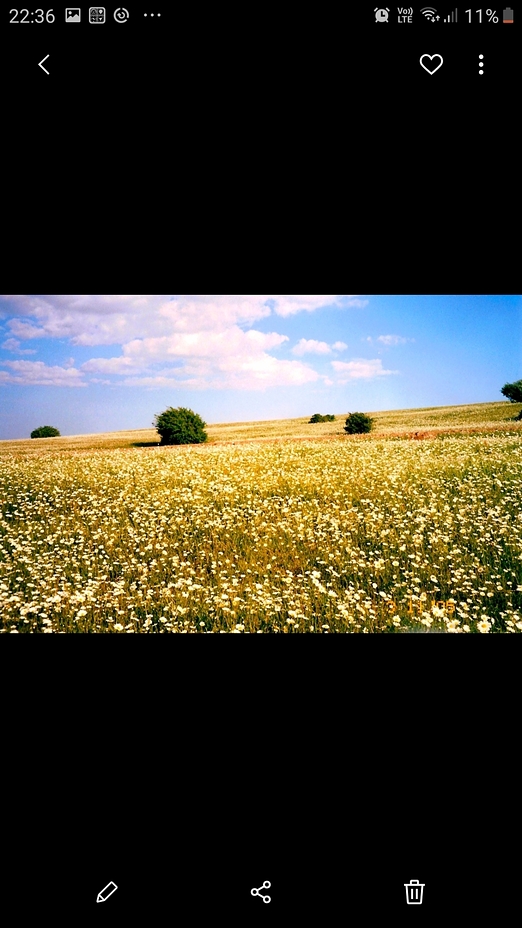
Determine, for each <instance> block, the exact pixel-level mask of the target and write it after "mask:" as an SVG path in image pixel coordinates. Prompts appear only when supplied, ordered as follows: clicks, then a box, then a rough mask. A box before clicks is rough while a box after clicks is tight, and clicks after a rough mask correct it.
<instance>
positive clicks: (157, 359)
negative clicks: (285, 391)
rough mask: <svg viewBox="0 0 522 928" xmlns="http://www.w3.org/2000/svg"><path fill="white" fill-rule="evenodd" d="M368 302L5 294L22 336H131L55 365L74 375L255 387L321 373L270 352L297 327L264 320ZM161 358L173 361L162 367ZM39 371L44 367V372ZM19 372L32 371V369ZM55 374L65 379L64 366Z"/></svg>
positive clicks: (14, 331) (10, 324)
mask: <svg viewBox="0 0 522 928" xmlns="http://www.w3.org/2000/svg"><path fill="white" fill-rule="evenodd" d="M367 302H368V301H367V300H361V299H360V298H358V297H354V296H321V295H313V296H306V295H305V296H286V295H285V296H270V295H265V294H262V295H257V296H248V295H247V296H235V295H233V296H226V295H225V296H224V295H218V296H216V295H210V296H209V295H204V296H194V295H189V296H173V297H171V296H168V295H153V296H140V295H129V296H113V295H72V296H71V295H69V296H66V295H57V296H56V295H55V296H34V295H18V296H17V295H15V296H6V297H1V296H0V312H1V313H2V315H5V316H6V319H7V322H6V329H7V330H8V333H9V334H10V335H11V336H12V338H14V339H15V340H18V339H20V340H22V341H23V340H28V339H32V338H44V337H45V338H50V339H61V340H67V341H68V342H69V343H70V344H71V345H78V346H95V345H117V346H121V349H120V350H117V351H114V356H113V357H110V358H97V357H92V358H91V359H90V360H89V361H87V362H86V363H85V364H83V365H81V371H82V374H80V372H78V371H77V372H76V375H75V374H74V373H71V372H72V371H74V368H72V367H71V366H70V365H71V361H68V362H66V366H65V367H64V368H53V370H54V371H55V372H56V371H59V370H64V371H67V374H68V376H70V377H71V381H68V382H72V378H73V377H74V376H77V377H81V376H82V375H85V374H93V375H95V376H96V375H97V374H98V375H101V376H102V377H104V376H105V377H107V376H111V375H115V376H121V377H124V378H125V379H124V381H123V382H124V383H127V384H130V383H131V381H132V380H135V379H136V378H138V379H139V380H140V382H141V380H142V378H145V379H146V380H147V382H148V383H149V385H152V384H153V383H155V382H157V381H158V378H160V379H161V378H167V380H173V381H174V382H176V383H178V382H179V381H180V379H181V380H182V381H183V382H184V383H187V378H189V379H190V380H191V381H194V382H195V383H196V384H198V386H199V385H200V386H201V387H202V388H203V387H205V386H207V387H209V388H213V387H216V386H217V387H226V388H228V387H232V386H235V387H240V388H241V389H254V390H255V389H260V388H264V387H265V386H267V385H270V386H278V385H279V386H288V385H291V384H295V385H300V384H303V383H308V382H312V381H315V380H317V379H320V375H319V374H317V373H316V371H314V370H313V369H312V368H311V367H310V366H308V365H306V364H304V363H302V362H300V361H297V360H295V361H288V360H282V359H280V358H276V357H274V356H273V355H272V354H271V353H270V352H272V351H277V349H278V348H279V347H280V346H281V345H282V344H283V343H284V342H286V341H288V336H287V335H282V334H280V333H278V332H275V331H272V332H261V331H259V330H257V329H256V328H255V322H256V321H259V320H262V319H266V318H267V317H269V316H272V318H273V319H275V318H276V317H277V316H279V317H285V316H291V315H293V314H295V313H298V312H313V311H315V310H318V309H321V308H323V307H325V306H329V307H331V306H333V307H337V308H339V309H345V308H350V307H360V306H365V305H366V304H367ZM8 341H9V339H8ZM303 346H304V347H303ZM345 348H346V345H345V344H344V342H336V343H335V346H333V348H332V347H329V346H328V345H327V343H326V342H319V341H315V340H313V339H311V340H306V339H301V342H300V343H299V345H297V346H296V349H295V350H294V352H293V353H294V354H295V355H301V354H305V353H306V352H307V351H310V352H314V353H316V354H328V353H330V351H331V350H336V351H339V350H344V349H345ZM111 353H112V352H111ZM40 363H41V362H40ZM160 365H161V366H163V367H165V368H166V369H165V370H162V371H159V370H158V366H160ZM39 370H40V374H38V376H41V377H47V376H48V375H47V374H44V373H43V368H39ZM47 370H51V369H50V368H48V369H47ZM36 372H37V369H36V368H35V369H34V371H33V374H34V376H37V373H36ZM6 376H7V375H6V374H4V382H5V377H6ZM11 376H15V374H14V373H13V374H11ZM16 376H18V377H22V376H25V377H29V371H28V370H27V371H26V372H25V374H23V375H22V372H19V373H18V375H16ZM31 376H33V375H31ZM55 376H56V377H57V378H58V379H60V377H61V376H62V375H59V374H58V373H56V374H55ZM46 382H50V381H47V380H46ZM77 382H79V381H77Z"/></svg>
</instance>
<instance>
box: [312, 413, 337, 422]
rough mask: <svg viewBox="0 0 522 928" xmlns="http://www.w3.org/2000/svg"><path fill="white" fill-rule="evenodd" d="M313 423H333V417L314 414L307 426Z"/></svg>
mask: <svg viewBox="0 0 522 928" xmlns="http://www.w3.org/2000/svg"><path fill="white" fill-rule="evenodd" d="M313 422H335V416H332V415H326V416H322V415H321V413H320V412H314V414H313V416H312V418H311V419H310V421H309V423H308V425H311V424H312V423H313Z"/></svg>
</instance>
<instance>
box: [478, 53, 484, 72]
mask: <svg viewBox="0 0 522 928" xmlns="http://www.w3.org/2000/svg"><path fill="white" fill-rule="evenodd" d="M479 74H484V55H479Z"/></svg>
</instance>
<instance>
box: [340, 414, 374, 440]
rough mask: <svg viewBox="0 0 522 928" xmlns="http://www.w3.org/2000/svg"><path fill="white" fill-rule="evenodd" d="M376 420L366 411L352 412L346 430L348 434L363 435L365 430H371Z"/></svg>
mask: <svg viewBox="0 0 522 928" xmlns="http://www.w3.org/2000/svg"><path fill="white" fill-rule="evenodd" d="M374 421H375V420H374V419H372V418H370V416H367V415H365V413H364V412H351V413H350V415H349V416H348V418H347V420H346V425H345V427H344V431H345V432H347V433H348V435H362V434H363V433H364V432H371V430H372V428H373V423H374Z"/></svg>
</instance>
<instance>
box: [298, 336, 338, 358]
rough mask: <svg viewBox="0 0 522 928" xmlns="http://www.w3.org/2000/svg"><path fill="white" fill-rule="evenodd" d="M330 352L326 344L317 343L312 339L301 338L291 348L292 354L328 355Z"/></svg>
mask: <svg viewBox="0 0 522 928" xmlns="http://www.w3.org/2000/svg"><path fill="white" fill-rule="evenodd" d="M331 350H332V349H331V348H330V345H328V344H327V343H326V342H318V341H316V340H315V339H314V338H301V339H300V340H299V341H298V343H297V345H294V347H293V348H292V354H298V355H303V354H330V352H331Z"/></svg>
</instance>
